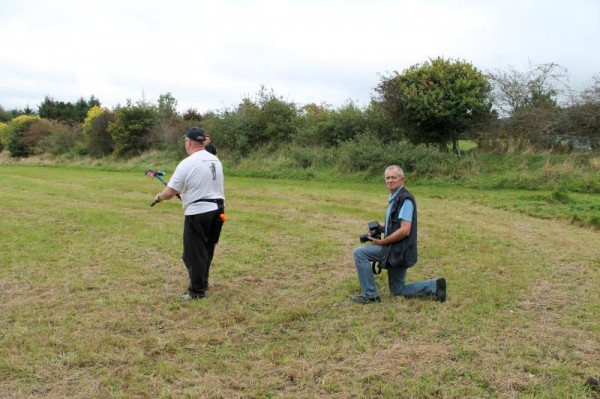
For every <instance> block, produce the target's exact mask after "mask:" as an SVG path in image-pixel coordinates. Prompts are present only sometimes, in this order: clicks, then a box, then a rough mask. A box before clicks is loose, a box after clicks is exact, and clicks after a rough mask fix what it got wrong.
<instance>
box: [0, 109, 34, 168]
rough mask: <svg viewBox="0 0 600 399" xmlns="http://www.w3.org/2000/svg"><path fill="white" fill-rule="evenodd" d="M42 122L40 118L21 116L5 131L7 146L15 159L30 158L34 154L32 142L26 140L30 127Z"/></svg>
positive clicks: (13, 120)
mask: <svg viewBox="0 0 600 399" xmlns="http://www.w3.org/2000/svg"><path fill="white" fill-rule="evenodd" d="M39 120H40V117H39V116H34V115H21V116H17V117H16V118H14V119H12V120H11V121H10V122H9V123H8V124H7V126H6V127H5V128H4V129H3V135H6V136H8V137H6V140H7V141H6V144H7V148H8V151H10V156H11V157H13V158H19V157H28V156H29V155H31V153H32V146H31V145H30V140H28V139H26V133H27V130H28V129H29V127H30V126H31V125H32V124H33V123H34V122H37V121H39Z"/></svg>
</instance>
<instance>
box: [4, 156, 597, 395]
mask: <svg viewBox="0 0 600 399" xmlns="http://www.w3.org/2000/svg"><path fill="white" fill-rule="evenodd" d="M0 173H1V175H2V178H3V183H2V190H0V209H1V210H2V217H1V218H0V231H1V233H0V234H1V239H0V397H2V398H30V397H31V398H39V397H44V398H109V397H110V398H185V397H188V398H317V397H318V398H488V397H489V398H515V397H523V398H533V397H535V398H598V397H600V393H598V391H594V389H593V387H592V386H590V385H589V384H586V381H587V380H588V379H589V378H590V377H593V378H598V377H600V290H599V289H598V287H599V284H600V232H599V231H598V230H597V229H592V228H589V227H579V226H578V225H576V224H573V223H570V221H569V220H566V219H560V218H558V219H556V218H552V215H551V214H550V212H548V211H543V212H542V214H540V215H538V216H543V217H546V218H547V219H541V218H539V217H538V218H534V217H531V216H528V215H526V214H524V212H523V211H524V210H525V212H526V208H527V206H528V205H531V206H532V209H534V208H535V206H536V205H535V201H536V199H537V200H540V196H541V198H542V199H545V198H547V196H550V197H552V193H531V192H517V191H510V192H509V191H506V192H504V191H499V190H496V191H484V190H479V191H477V190H466V189H461V188H436V187H429V186H414V187H413V186H411V185H410V181H409V182H408V184H407V185H408V187H409V189H411V190H412V191H413V193H414V194H415V196H416V198H417V201H418V205H419V224H420V226H419V233H420V236H419V244H420V260H419V263H418V264H417V265H416V266H415V267H414V268H413V269H411V270H410V272H409V275H408V278H409V280H416V279H425V278H434V277H438V276H444V277H445V278H446V279H447V281H448V301H447V302H446V303H443V304H440V303H438V302H434V301H430V300H414V299H413V300H407V299H404V298H394V297H391V296H390V295H389V292H388V290H387V276H386V275H385V272H384V273H383V274H382V275H381V276H379V277H377V283H378V285H379V288H380V293H381V294H383V296H382V303H381V304H374V305H368V306H362V305H356V304H353V303H352V302H350V301H349V297H350V296H351V295H355V294H357V293H358V283H357V280H356V276H355V271H354V266H353V262H352V255H351V253H352V249H353V248H354V247H355V246H356V245H358V234H359V233H362V232H364V231H365V229H366V222H367V221H368V220H373V219H378V220H380V221H381V220H382V218H383V214H384V212H385V209H384V207H385V201H386V199H387V192H386V190H385V186H384V185H383V183H381V184H376V185H373V184H351V183H336V182H331V183H322V182H321V183H315V182H298V181H296V182H293V181H285V180H263V179H252V178H241V177H228V178H226V195H227V214H228V218H229V221H228V222H227V223H226V224H225V227H224V231H223V235H222V237H221V242H220V244H219V246H218V248H217V253H216V256H215V262H214V264H213V269H212V274H211V289H210V291H209V292H208V297H207V298H206V299H204V300H202V301H194V302H184V301H181V300H179V299H177V297H178V296H179V295H180V294H181V293H183V292H184V291H185V289H186V279H187V274H186V271H185V268H184V266H183V264H182V262H181V260H180V255H181V230H182V212H181V208H180V204H179V203H178V202H177V201H170V202H166V203H161V204H159V205H157V206H156V207H154V208H150V207H149V206H148V204H149V203H150V201H151V200H152V196H153V195H154V194H155V193H156V192H158V191H159V190H160V189H161V187H160V185H159V183H158V182H156V181H152V180H149V179H148V178H146V177H144V176H143V174H142V173H143V170H140V171H138V172H136V173H133V172H105V171H96V170H91V169H88V170H83V169H68V168H57V167H32V166H0ZM502 198H507V199H510V201H512V203H520V204H521V205H520V207H514V208H513V207H511V206H502V203H505V201H501V199H502ZM510 201H509V203H510ZM586 201H589V202H590V207H591V208H587V211H589V209H592V210H593V209H598V208H595V207H597V206H598V202H599V201H600V200H599V199H598V198H597V196H589V198H588V197H586ZM541 202H543V206H544V207H546V208H544V209H550V208H551V207H552V206H553V204H552V201H541ZM564 202H565V201H564V200H563V201H561V200H560V198H558V200H557V201H556V204H558V205H560V204H564ZM517 210H520V211H519V212H517ZM587 211H586V212H587ZM528 213H530V214H533V215H535V214H536V212H535V211H532V212H528Z"/></svg>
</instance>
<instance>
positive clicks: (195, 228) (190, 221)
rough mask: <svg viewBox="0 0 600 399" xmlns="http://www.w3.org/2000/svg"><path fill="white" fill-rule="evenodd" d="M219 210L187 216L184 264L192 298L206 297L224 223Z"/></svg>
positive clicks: (185, 222)
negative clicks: (210, 272) (210, 271)
mask: <svg viewBox="0 0 600 399" xmlns="http://www.w3.org/2000/svg"><path fill="white" fill-rule="evenodd" d="M219 214H220V212H219V211H218V210H215V211H211V212H206V213H199V214H197V215H186V216H185V220H184V226H183V256H182V259H183V263H184V264H185V266H186V268H187V271H188V275H189V276H190V285H189V288H188V293H189V294H190V296H192V297H194V296H204V292H205V291H206V289H207V287H208V274H209V270H210V264H211V263H212V259H213V255H214V252H215V245H216V244H217V242H219V236H220V235H221V227H222V225H223V222H222V221H221V219H220V218H219Z"/></svg>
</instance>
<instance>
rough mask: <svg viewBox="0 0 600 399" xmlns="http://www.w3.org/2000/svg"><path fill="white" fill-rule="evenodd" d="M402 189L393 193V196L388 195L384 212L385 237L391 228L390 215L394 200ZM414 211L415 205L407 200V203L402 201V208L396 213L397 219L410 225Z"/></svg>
mask: <svg viewBox="0 0 600 399" xmlns="http://www.w3.org/2000/svg"><path fill="white" fill-rule="evenodd" d="M401 189H402V187H400V188H398V190H396V191H394V193H393V194H391V195H390V198H389V200H388V207H387V210H386V211H385V235H386V236H387V235H388V229H389V226H391V224H392V221H391V220H390V213H391V212H392V207H393V206H394V200H395V199H396V198H397V197H398V195H400V194H399V193H400V190H401ZM414 210H415V205H414V204H413V202H412V201H411V200H410V199H409V198H407V201H404V203H403V204H402V208H400V212H399V213H398V219H402V220H405V221H407V222H410V223H412V215H413V211H414Z"/></svg>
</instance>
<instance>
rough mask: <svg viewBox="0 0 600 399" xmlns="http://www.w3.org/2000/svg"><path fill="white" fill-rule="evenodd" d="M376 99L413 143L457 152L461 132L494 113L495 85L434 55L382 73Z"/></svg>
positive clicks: (465, 65) (457, 63)
mask: <svg viewBox="0 0 600 399" xmlns="http://www.w3.org/2000/svg"><path fill="white" fill-rule="evenodd" d="M375 91H376V93H377V96H376V98H375V99H374V100H375V101H376V102H378V103H379V105H380V106H381V109H382V110H383V112H384V113H385V114H386V115H387V116H388V117H389V118H390V119H391V120H392V121H394V123H395V124H396V125H397V127H399V128H400V130H401V131H406V134H407V135H408V138H409V139H410V141H411V142H412V143H414V144H418V143H425V144H435V145H438V146H439V148H440V149H442V150H444V151H445V150H446V149H447V145H448V144H449V143H452V145H453V148H454V149H455V150H458V139H459V137H460V135H461V133H463V132H465V131H467V130H469V129H472V128H474V127H475V126H477V125H479V124H480V123H481V122H484V121H486V120H487V119H488V118H490V117H491V116H492V115H493V114H492V97H491V86H490V83H489V82H488V80H487V78H486V77H485V76H484V75H483V74H482V73H481V72H479V71H478V70H477V69H476V68H475V67H474V66H473V65H471V64H470V63H467V62H464V61H456V60H451V59H444V58H436V59H433V60H430V61H427V62H424V63H422V64H417V65H413V66H411V67H410V68H408V69H406V70H405V71H404V72H403V73H398V72H394V73H393V74H392V75H390V76H382V78H381V81H380V83H379V85H378V86H377V87H376V88H375Z"/></svg>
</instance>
